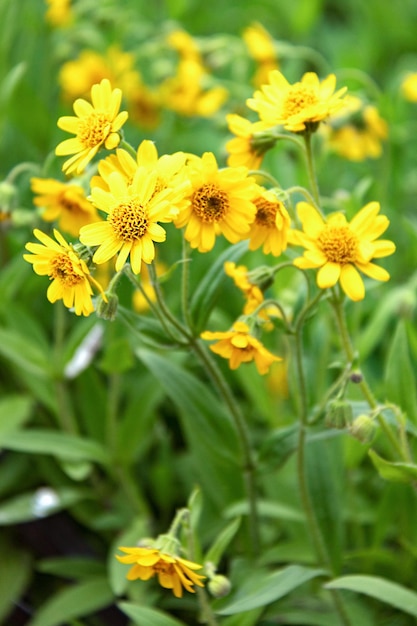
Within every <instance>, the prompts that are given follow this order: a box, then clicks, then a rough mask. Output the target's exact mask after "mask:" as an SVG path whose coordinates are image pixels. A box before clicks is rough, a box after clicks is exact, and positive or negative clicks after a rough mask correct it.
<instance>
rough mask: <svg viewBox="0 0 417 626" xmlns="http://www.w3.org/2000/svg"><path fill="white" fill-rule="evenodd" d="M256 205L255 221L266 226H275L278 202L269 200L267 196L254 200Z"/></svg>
mask: <svg viewBox="0 0 417 626" xmlns="http://www.w3.org/2000/svg"><path fill="white" fill-rule="evenodd" d="M253 202H254V204H255V205H256V209H257V211H256V216H255V223H256V224H257V225H258V226H265V227H266V228H275V217H276V214H277V212H278V211H279V210H280V209H279V204H278V202H269V200H265V198H256V200H254V201H253Z"/></svg>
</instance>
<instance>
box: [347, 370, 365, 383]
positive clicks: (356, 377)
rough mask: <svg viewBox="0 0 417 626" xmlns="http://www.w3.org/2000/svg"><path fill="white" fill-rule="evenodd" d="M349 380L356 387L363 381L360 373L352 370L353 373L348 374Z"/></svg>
mask: <svg viewBox="0 0 417 626" xmlns="http://www.w3.org/2000/svg"><path fill="white" fill-rule="evenodd" d="M349 380H350V382H351V383H355V384H356V385H358V384H359V383H361V382H362V381H363V376H362V372H360V371H359V370H353V372H351V373H350V376H349Z"/></svg>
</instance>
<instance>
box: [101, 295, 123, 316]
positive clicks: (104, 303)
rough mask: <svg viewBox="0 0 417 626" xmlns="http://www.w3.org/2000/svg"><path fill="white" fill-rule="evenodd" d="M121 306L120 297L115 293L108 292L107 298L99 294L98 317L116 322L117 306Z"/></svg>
mask: <svg viewBox="0 0 417 626" xmlns="http://www.w3.org/2000/svg"><path fill="white" fill-rule="evenodd" d="M118 306H119V298H118V297H117V295H116V294H115V293H107V294H106V300H105V299H104V298H103V296H99V302H98V306H97V311H96V313H97V317H100V318H101V319H103V320H107V321H109V322H114V320H115V319H116V315H117V308H118Z"/></svg>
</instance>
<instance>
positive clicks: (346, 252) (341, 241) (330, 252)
mask: <svg viewBox="0 0 417 626" xmlns="http://www.w3.org/2000/svg"><path fill="white" fill-rule="evenodd" d="M317 242H318V244H319V246H320V248H321V249H322V251H323V253H324V254H325V256H326V257H327V260H328V261H330V262H331V263H339V264H340V265H345V264H346V263H353V262H354V261H355V260H356V257H357V250H358V238H357V237H356V235H355V234H354V233H353V232H352V231H351V229H350V228H349V226H331V225H327V226H325V228H324V229H323V230H322V231H321V233H320V235H319V236H318V239H317Z"/></svg>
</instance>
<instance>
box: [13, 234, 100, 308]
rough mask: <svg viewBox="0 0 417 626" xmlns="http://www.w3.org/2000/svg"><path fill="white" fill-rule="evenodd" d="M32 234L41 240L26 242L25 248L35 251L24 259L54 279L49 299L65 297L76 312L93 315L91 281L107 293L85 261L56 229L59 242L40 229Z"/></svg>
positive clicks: (40, 273)
mask: <svg viewBox="0 0 417 626" xmlns="http://www.w3.org/2000/svg"><path fill="white" fill-rule="evenodd" d="M33 233H34V235H35V237H36V238H37V239H38V240H39V241H40V242H41V243H40V244H39V243H27V244H26V246H25V247H26V249H27V250H29V252H31V253H32V254H24V255H23V258H24V259H25V261H28V263H32V264H33V269H34V271H35V272H36V274H39V275H40V276H49V279H50V280H51V281H52V282H51V284H50V285H49V287H48V291H47V294H46V295H47V298H48V300H49V302H56V301H57V300H63V302H64V305H65V306H66V307H68V308H72V307H74V311H75V314H76V315H85V316H87V315H90V313H92V312H93V311H94V306H93V303H92V300H91V296H92V294H93V291H92V289H91V284H93V285H94V286H95V287H96V288H97V289H98V291H99V292H100V293H101V294H102V296H103V297H104V298H105V296H104V294H103V291H102V289H101V287H100V285H99V284H98V283H97V281H95V280H94V278H93V277H92V276H91V275H90V271H89V269H88V267H87V265H86V263H85V261H83V260H82V259H81V258H80V257H79V256H78V254H77V252H76V251H75V250H74V248H73V247H72V246H71V245H70V244H68V243H67V242H66V241H65V239H64V237H63V236H62V235H61V234H60V233H59V232H58V231H57V230H54V236H55V239H56V241H54V240H53V239H52V238H51V237H48V235H46V234H45V233H43V232H42V231H40V230H38V229H35V230H34V231H33Z"/></svg>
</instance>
